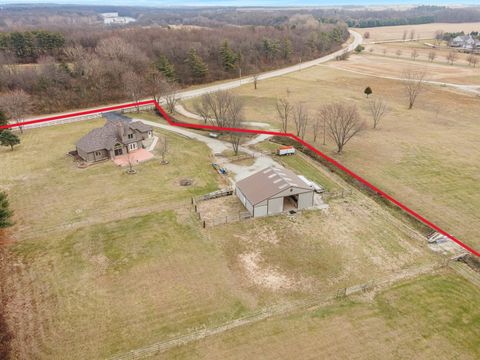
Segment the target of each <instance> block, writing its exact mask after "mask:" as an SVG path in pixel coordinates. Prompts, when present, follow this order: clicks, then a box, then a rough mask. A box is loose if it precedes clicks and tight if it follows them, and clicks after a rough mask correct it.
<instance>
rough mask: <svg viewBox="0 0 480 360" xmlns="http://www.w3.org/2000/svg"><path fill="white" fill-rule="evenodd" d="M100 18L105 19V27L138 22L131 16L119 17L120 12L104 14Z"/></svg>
mask: <svg viewBox="0 0 480 360" xmlns="http://www.w3.org/2000/svg"><path fill="white" fill-rule="evenodd" d="M100 16H101V17H102V18H103V23H104V24H105V25H115V24H118V25H124V24H128V23H131V22H135V21H137V20H135V19H134V18H132V17H129V16H118V12H111V13H103V14H100Z"/></svg>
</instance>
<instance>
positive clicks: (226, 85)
mask: <svg viewBox="0 0 480 360" xmlns="http://www.w3.org/2000/svg"><path fill="white" fill-rule="evenodd" d="M349 32H350V34H351V35H352V36H353V42H352V43H351V44H349V45H348V46H347V47H346V48H343V49H341V50H338V51H335V52H334V53H332V54H328V55H325V56H322V57H321V58H318V59H315V60H311V61H307V62H303V63H300V64H296V65H292V66H289V67H286V68H283V69H278V70H273V71H269V72H266V73H263V74H260V75H259V76H258V80H259V81H260V80H266V79H271V78H274V77H277V76H282V75H286V74H290V73H293V72H295V71H299V70H303V69H306V68H309V67H312V66H315V65H319V64H322V63H325V62H327V61H330V60H333V59H335V57H337V56H338V55H341V54H342V53H344V52H345V51H353V50H354V49H355V48H356V47H357V46H358V45H360V44H361V43H362V42H363V38H362V36H361V35H360V34H359V33H357V32H355V31H353V30H349ZM250 83H253V76H249V77H244V78H241V79H237V80H231V81H226V82H223V83H221V84H216V85H210V86H205V87H202V88H198V89H194V90H185V91H180V92H178V94H177V98H178V99H180V100H184V99H190V98H194V97H198V96H201V95H203V94H207V93H210V92H216V91H220V90H228V89H233V88H237V87H240V86H242V85H245V84H250ZM144 100H150V98H148V99H144ZM140 101H143V100H140ZM130 103H131V102H128V103H121V104H114V105H113V104H112V105H111V106H117V105H118V106H120V105H125V104H130ZM104 107H105V105H104V106H99V107H92V108H88V109H77V110H75V111H71V112H64V113H57V114H49V115H43V116H35V117H30V118H26V119H23V121H30V120H41V119H43V118H49V117H51V116H68V115H70V114H75V113H77V112H79V111H94V110H99V109H102V108H104Z"/></svg>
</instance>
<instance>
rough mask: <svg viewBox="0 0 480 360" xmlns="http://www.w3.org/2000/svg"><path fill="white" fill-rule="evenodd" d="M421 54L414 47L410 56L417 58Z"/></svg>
mask: <svg viewBox="0 0 480 360" xmlns="http://www.w3.org/2000/svg"><path fill="white" fill-rule="evenodd" d="M419 55H420V54H419V53H418V50H417V49H413V50H412V53H411V54H410V56H411V57H412V59H413V60H417V57H418V56H419Z"/></svg>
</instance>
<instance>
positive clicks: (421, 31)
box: [354, 22, 480, 43]
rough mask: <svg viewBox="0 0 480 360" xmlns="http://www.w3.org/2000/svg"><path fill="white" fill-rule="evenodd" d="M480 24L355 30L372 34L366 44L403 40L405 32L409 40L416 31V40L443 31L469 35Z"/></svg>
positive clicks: (382, 27)
mask: <svg viewBox="0 0 480 360" xmlns="http://www.w3.org/2000/svg"><path fill="white" fill-rule="evenodd" d="M479 29H480V23H478V22H476V23H461V24H451V23H433V24H420V25H402V26H381V27H373V28H362V29H354V30H355V31H357V32H359V33H360V34H362V35H363V34H364V33H365V32H369V33H370V38H369V39H366V43H369V42H372V41H387V40H402V39H403V33H404V31H407V32H408V34H407V39H409V38H410V32H411V31H412V30H413V31H415V36H414V39H434V38H435V32H437V31H438V30H443V31H444V32H460V31H464V32H465V33H469V32H471V31H478V30H479Z"/></svg>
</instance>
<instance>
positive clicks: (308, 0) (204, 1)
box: [0, 0, 480, 7]
mask: <svg viewBox="0 0 480 360" xmlns="http://www.w3.org/2000/svg"><path fill="white" fill-rule="evenodd" d="M24 3H30V4H32V3H35V4H41V3H56V4H81V5H123V6H129V5H130V6H153V7H178V6H295V7H296V6H332V5H337V6H340V5H407V4H415V5H447V4H452V5H453V4H456V5H460V4H464V5H480V0H440V1H433V0H170V1H166V0H110V1H106V2H104V3H102V2H99V1H98V0H0V4H24Z"/></svg>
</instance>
